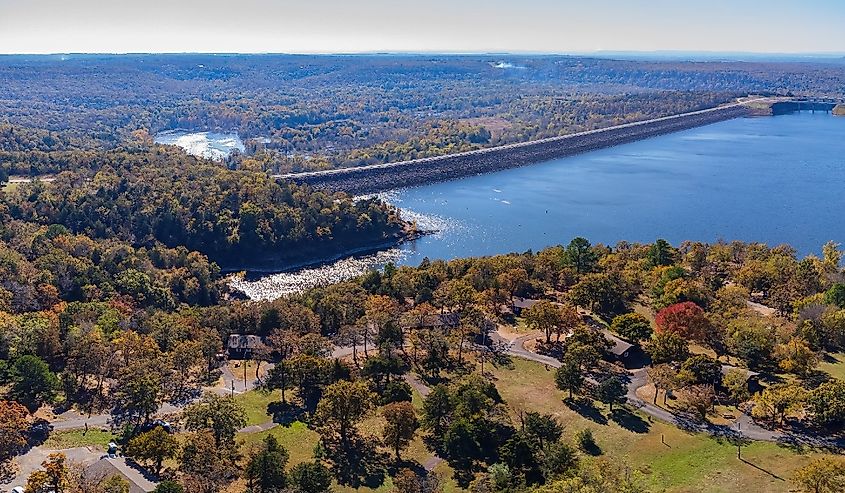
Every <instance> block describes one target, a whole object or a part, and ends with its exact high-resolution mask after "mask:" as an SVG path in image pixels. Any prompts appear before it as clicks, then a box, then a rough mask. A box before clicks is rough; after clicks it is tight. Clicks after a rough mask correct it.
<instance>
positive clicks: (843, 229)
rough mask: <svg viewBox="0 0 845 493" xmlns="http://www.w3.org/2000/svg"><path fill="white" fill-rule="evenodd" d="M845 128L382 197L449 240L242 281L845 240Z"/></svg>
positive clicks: (741, 128) (258, 286)
mask: <svg viewBox="0 0 845 493" xmlns="http://www.w3.org/2000/svg"><path fill="white" fill-rule="evenodd" d="M843 188H845V118H843V117H835V116H831V115H829V114H825V113H815V114H814V113H810V112H800V113H793V114H788V115H780V116H773V117H760V118H740V119H735V120H728V121H724V122H719V123H715V124H712V125H708V126H705V127H699V128H695V129H691V130H685V131H682V132H677V133H674V134H670V135H664V136H659V137H654V138H650V139H646V140H642V141H639V142H634V143H631V144H625V145H620V146H617V147H612V148H608V149H602V150H598V151H594V152H590V153H587V154H582V155H578V156H572V157H567V158H562V159H555V160H552V161H548V162H544V163H538V164H534V165H531V166H526V167H522V168H516V169H509V170H504V171H500V172H497V173H491V174H487V175H479V176H472V177H468V178H463V179H459V180H454V181H449V182H443V183H434V184H430V185H425V186H420V187H414V188H409V189H403V190H395V191H391V192H387V193H384V194H381V196H382V197H384V198H385V199H386V200H388V201H389V202H391V203H393V204H395V205H397V206H398V207H400V208H402V210H403V214H405V215H406V217H413V218H415V219H417V220H418V222H419V223H420V226H421V227H424V228H432V229H437V230H438V233H437V234H434V235H430V236H425V237H423V238H420V239H418V240H416V241H413V242H409V243H406V244H404V245H401V246H399V247H398V248H392V249H386V250H384V251H380V252H375V253H371V254H366V255H358V256H355V257H353V258H348V259H343V260H340V261H336V262H327V263H326V264H325V265H320V266H315V267H312V268H310V269H309V270H305V271H303V270H302V269H298V270H295V271H292V272H286V273H279V274H254V275H249V276H248V277H247V278H246V279H244V280H238V281H235V282H234V283H233V284H234V286H235V287H236V288H238V289H241V290H243V291H244V292H245V293H246V294H247V295H248V296H250V297H251V298H254V299H270V298H274V297H278V296H279V295H281V294H286V293H290V292H295V291H298V290H301V289H303V288H306V287H310V286H312V285H314V284H324V283H327V282H333V281H339V280H342V279H344V278H348V277H349V276H352V275H356V274H359V273H362V272H364V271H366V270H367V269H369V268H373V267H378V266H380V265H383V264H384V262H387V261H392V262H395V263H397V264H408V265H416V264H418V263H419V262H420V261H421V260H422V259H423V258H424V257H428V258H431V259H435V258H443V259H451V258H457V257H467V256H480V255H493V254H499V253H507V252H522V251H525V250H529V249H534V250H538V249H541V248H543V247H546V246H550V245H555V244H560V243H566V242H568V241H569V240H570V239H571V238H573V237H575V236H583V237H585V238H588V239H589V240H590V241H591V242H593V243H605V244H610V245H613V244H615V243H616V242H618V241H620V240H626V241H631V242H651V241H654V240H655V239H656V238H665V239H667V240H669V241H670V242H672V243H673V244H677V243H679V242H681V241H683V240H700V241H706V242H713V241H717V240H719V239H724V240H728V241H730V240H742V241H759V242H764V243H768V244H770V245H776V244H781V243H788V244H790V245H792V246H793V247H795V248H796V249H797V250H798V252H799V254H801V255H805V254H808V253H819V252H820V250H821V245H822V244H824V243H825V242H826V241H828V240H834V241H836V242H845V221H843V212H844V210H845V198H843Z"/></svg>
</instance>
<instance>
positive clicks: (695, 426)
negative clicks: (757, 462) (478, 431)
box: [497, 333, 789, 442]
mask: <svg viewBox="0 0 845 493" xmlns="http://www.w3.org/2000/svg"><path fill="white" fill-rule="evenodd" d="M497 336H498V334H497ZM537 336H538V333H532V334H528V335H524V336H521V337H517V338H516V339H514V340H513V341H511V343H510V347H509V349H508V350H507V353H508V354H509V355H511V356H516V357H518V358H522V359H527V360H530V361H535V362H537V363H542V364H546V365H549V366H551V367H553V368H560V365H561V363H560V361H558V360H557V359H555V358H551V357H549V356H543V355H540V354H537V353H534V352H532V351H529V350H527V349H525V341H527V340H529V339H532V338H535V337H537ZM498 337H499V338H500V339H502V338H501V336H498ZM504 340H505V341H507V340H506V339H504ZM628 373H629V376H630V380H629V382H628V393H627V395H626V397H627V399H628V404H630V405H631V406H633V407H636V408H637V409H639V410H640V411H642V412H644V413H646V414H648V415H649V416H652V417H654V418H657V419H659V420H661V421H665V422H667V423H671V424H674V425H675V426H678V427H679V428H682V429H685V430H691V431H700V432H704V433H710V434H711V435H731V434H735V433H738V434H740V435H741V436H743V437H744V438H747V439H749V440H761V441H768V442H778V441H783V440H786V439H788V438H789V437H788V436H787V434H785V433H782V432H779V431H772V430H767V429H765V428H763V427H761V426H760V425H758V424H756V423H755V422H754V421H753V420H752V419H751V418H750V417H749V416H747V415H745V414H743V415H742V416H740V418H739V419H738V421H739V428H740V430H739V431H738V432H737V431H736V430H735V429H732V428H729V427H727V426H717V425H712V424H709V423H704V424H702V423H698V422H695V421H693V420H691V419H687V418H685V417H683V416H679V415H677V414H674V413H671V412H669V411H667V410H665V409H663V408H661V407H658V406H655V405H654V404H652V403H650V402H645V401H643V400H642V399H640V398H639V397H638V396H637V389H639V388H640V387H642V386H644V385H646V384H648V373H647V372H646V369H645V368H641V369H638V370H631V371H629V372H628Z"/></svg>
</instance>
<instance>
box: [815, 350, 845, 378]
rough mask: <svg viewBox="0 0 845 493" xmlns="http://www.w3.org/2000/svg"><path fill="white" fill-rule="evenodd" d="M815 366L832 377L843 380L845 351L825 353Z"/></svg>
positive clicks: (844, 374) (844, 375)
mask: <svg viewBox="0 0 845 493" xmlns="http://www.w3.org/2000/svg"><path fill="white" fill-rule="evenodd" d="M816 368H817V369H818V370H821V371H823V372H825V373H827V374H828V375H830V376H831V377H833V378H838V379H839V380H845V353H827V354H826V355H825V356H824V357H822V358H821V361H820V362H819V366H818V367H816Z"/></svg>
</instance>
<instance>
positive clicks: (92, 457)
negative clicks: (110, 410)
mask: <svg viewBox="0 0 845 493" xmlns="http://www.w3.org/2000/svg"><path fill="white" fill-rule="evenodd" d="M54 452H62V453H63V454H65V457H67V459H68V460H69V461H72V462H76V463H79V464H83V465H90V464H93V463H94V462H96V461H97V460H98V459H99V458H100V457H102V455H103V452H102V451H100V450H97V449H96V448H94V447H76V448H68V449H62V450H54V449H48V448H45V447H33V448H31V449H29V451H28V452H27V453H26V454H24V455H20V456H18V457H15V463H16V464H17V465H18V471H17V474H16V475H15V476H14V477H13V478H12V479H11V481H9V482H8V483H6V484H3V485H0V491H4V492H5V491H11V490H12V488H14V487H15V486H25V485H26V480H27V478H29V475H30V474H32V472H33V471H36V470H38V469H40V468H41V463H42V462H44V460H46V459H47V456H48V455H50V454H52V453H54Z"/></svg>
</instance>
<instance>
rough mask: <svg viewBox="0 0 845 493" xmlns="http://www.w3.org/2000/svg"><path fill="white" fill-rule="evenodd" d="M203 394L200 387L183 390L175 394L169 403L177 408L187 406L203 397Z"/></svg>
mask: <svg viewBox="0 0 845 493" xmlns="http://www.w3.org/2000/svg"><path fill="white" fill-rule="evenodd" d="M202 392H203V390H202V389H201V388H199V387H192V388H185V389H181V390H180V391H178V392H174V394H173V396H172V397H171V398H170V400H169V401H168V402H169V403H170V404H172V405H174V406H177V407H182V406H186V405H188V404H190V403H191V402H193V401H194V400H196V399H198V398H199V397H200V396H201V395H202Z"/></svg>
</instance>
